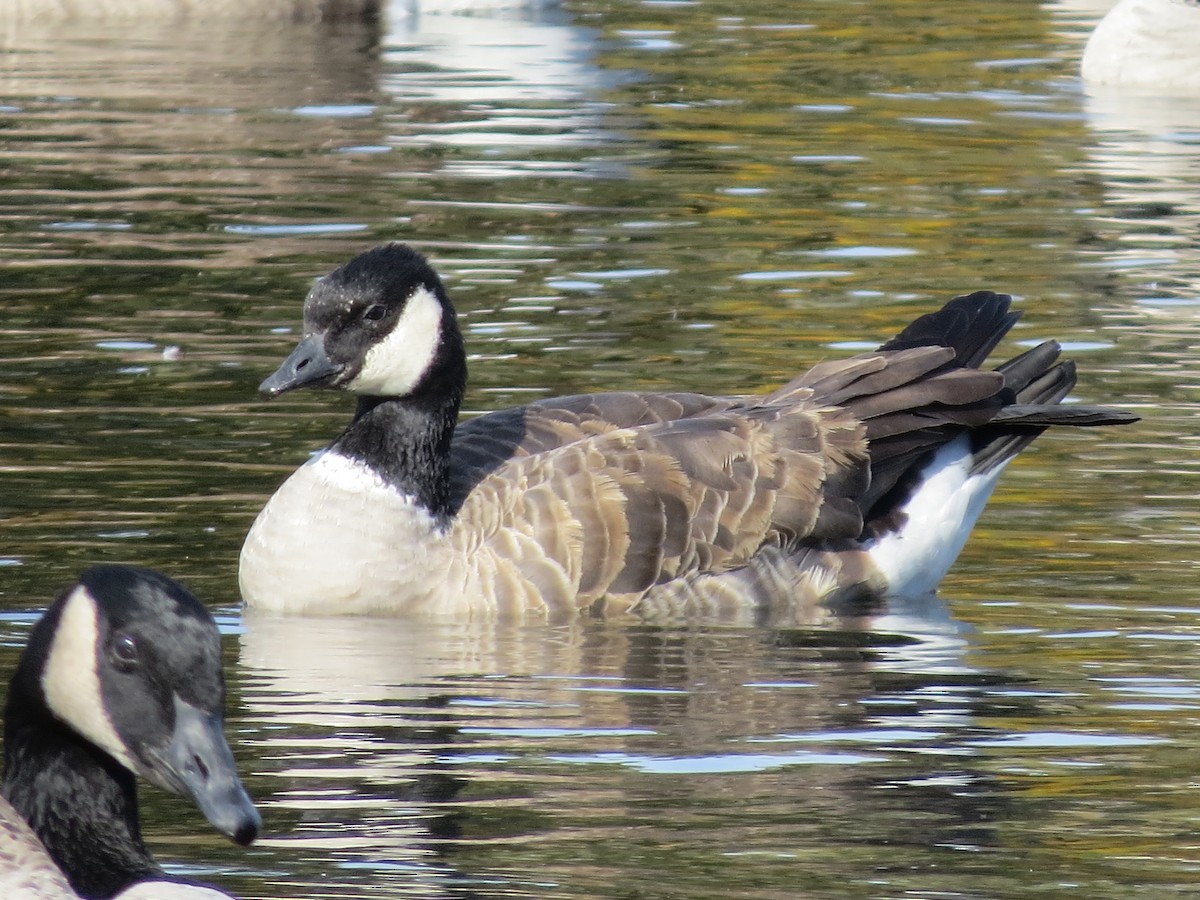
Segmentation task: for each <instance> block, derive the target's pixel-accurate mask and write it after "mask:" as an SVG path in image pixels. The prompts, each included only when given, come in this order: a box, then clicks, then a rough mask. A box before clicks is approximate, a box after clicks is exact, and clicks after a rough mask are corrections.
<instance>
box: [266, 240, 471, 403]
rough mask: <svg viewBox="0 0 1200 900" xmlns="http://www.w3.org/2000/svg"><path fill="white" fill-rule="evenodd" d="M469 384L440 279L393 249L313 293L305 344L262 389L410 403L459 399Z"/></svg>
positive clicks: (416, 258) (345, 269)
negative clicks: (435, 396) (444, 395)
mask: <svg viewBox="0 0 1200 900" xmlns="http://www.w3.org/2000/svg"><path fill="white" fill-rule="evenodd" d="M465 380H466V356H465V353H464V350H463V343H462V336H461V335H460V333H459V330H458V324H457V321H456V318H455V314H454V308H453V306H451V304H450V301H449V299H448V298H447V297H446V291H445V289H444V288H443V287H442V282H441V280H440V279H439V278H438V276H437V273H436V272H434V271H433V269H432V268H431V267H430V265H429V263H428V262H426V260H425V257H423V256H422V255H421V254H420V253H418V252H417V251H415V250H413V249H412V248H411V247H408V246H406V245H404V244H394V243H393V244H383V245H382V246H379V247H375V248H373V249H371V250H367V251H366V252H365V253H360V254H359V255H358V256H356V257H354V259H352V260H350V261H349V262H348V263H346V264H345V265H343V266H341V267H339V268H337V269H335V270H334V271H332V272H330V273H329V274H328V275H326V276H325V277H324V278H322V279H321V280H320V281H318V282H317V283H316V285H314V286H313V288H312V290H311V291H309V293H308V297H307V299H306V300H305V301H304V338H303V339H302V340H301V341H300V343H299V345H298V346H297V347H296V349H295V350H293V351H292V353H291V355H290V356H288V358H287V359H286V360H284V362H283V364H282V365H281V366H280V367H279V369H278V370H277V371H276V372H275V373H274V374H273V375H271V376H270V377H269V378H267V379H266V380H265V381H264V382H263V383H262V385H261V387H260V388H259V389H260V390H261V391H262V392H263V393H265V394H267V395H269V396H276V395H278V394H282V393H283V392H284V391H289V390H293V389H294V388H298V387H332V388H338V389H341V390H345V391H350V392H351V393H354V394H359V395H361V396H366V397H408V396H413V395H415V394H420V393H422V392H425V391H429V390H457V391H458V392H460V393H461V390H462V384H463V383H464V382H465Z"/></svg>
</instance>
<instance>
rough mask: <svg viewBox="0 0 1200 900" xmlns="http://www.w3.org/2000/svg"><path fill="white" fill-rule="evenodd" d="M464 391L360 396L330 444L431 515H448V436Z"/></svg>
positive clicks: (451, 432) (456, 420) (452, 431)
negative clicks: (347, 424)
mask: <svg viewBox="0 0 1200 900" xmlns="http://www.w3.org/2000/svg"><path fill="white" fill-rule="evenodd" d="M461 402H462V390H461V389H459V390H456V391H451V392H445V391H438V392H427V393H422V394H414V395H412V396H408V397H361V398H359V401H358V410H357V411H356V412H355V414H354V421H353V422H351V423H350V427H349V428H347V429H346V431H345V432H344V433H343V434H342V436H341V437H339V438H338V439H337V440H336V441H335V442H334V444H333V449H334V450H336V451H337V452H339V453H343V454H345V455H346V456H350V457H352V458H354V459H357V460H360V461H361V462H363V463H365V464H367V465H368V466H370V467H371V468H372V469H373V470H374V471H375V472H377V473H378V474H379V476H380V477H381V478H383V479H384V480H385V481H386V482H388V484H390V485H392V486H393V487H394V488H396V490H398V491H400V492H401V493H403V494H407V495H409V496H411V497H413V498H414V499H415V500H416V501H417V502H418V503H419V504H421V505H422V506H424V507H425V508H426V509H428V510H429V512H430V513H431V514H433V515H434V516H437V517H440V518H444V517H447V516H449V515H450V439H451V438H452V437H453V436H454V426H455V424H456V423H457V422H458V408H459V405H460V404H461Z"/></svg>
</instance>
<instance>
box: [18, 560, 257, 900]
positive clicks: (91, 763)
mask: <svg viewBox="0 0 1200 900" xmlns="http://www.w3.org/2000/svg"><path fill="white" fill-rule="evenodd" d="M224 702H225V684H224V678H223V675H222V667H221V646H220V638H219V634H218V632H217V628H216V625H215V623H214V622H213V620H212V616H211V615H210V614H209V613H208V611H207V610H206V609H205V608H204V606H203V605H202V604H201V603H200V601H198V600H197V599H196V598H195V597H193V596H192V595H191V594H190V593H188V592H187V591H186V590H184V589H183V588H182V587H181V586H180V585H179V584H177V583H176V582H174V581H172V580H171V579H169V578H167V577H165V576H163V575H160V574H158V573H157V572H152V571H150V570H146V569H134V568H130V567H127V566H96V567H94V568H92V569H89V570H88V571H87V572H85V573H84V574H83V575H82V576H81V578H80V580H79V581H78V582H77V583H76V584H75V585H74V586H73V587H71V588H70V589H68V590H67V591H66V592H65V593H64V594H63V595H62V596H61V597H59V599H58V600H57V601H55V603H54V604H52V605H51V606H50V608H49V609H48V610H47V611H46V613H45V615H43V616H42V618H41V619H40V620H39V621H38V623H37V624H36V625H35V626H34V628H33V631H32V632H31V633H30V636H29V643H28V646H27V647H26V650H25V652H24V653H23V654H22V656H21V659H20V662H19V663H18V665H17V670H16V674H15V675H14V676H13V679H12V683H11V685H10V687H9V692H8V701H7V704H6V706H5V711H4V783H3V792H4V796H5V797H6V798H7V799H8V800H9V801H10V802H11V803H12V805H13V807H15V808H16V810H17V811H18V812H19V813H20V814H21V815H22V816H23V817H24V819H25V820H26V821H27V822H28V823H29V824H30V825H31V826H32V828H33V830H34V832H35V833H36V834H37V836H38V837H39V839H40V840H41V841H42V842H43V843H44V844H45V846H46V849H47V850H48V851H49V852H50V854H51V855H52V856H53V857H54V859H55V861H56V862H57V863H58V864H59V865H60V866H61V867H62V869H63V871H64V872H65V874H66V875H67V877H68V878H69V879H70V881H71V884H72V887H73V888H74V889H75V890H77V891H78V892H79V893H80V894H82V895H84V896H88V897H107V896H111V895H112V894H113V893H115V892H116V891H118V890H120V889H122V888H124V887H126V886H128V885H129V884H131V883H133V882H135V881H142V880H145V879H147V878H155V877H157V876H159V875H161V869H160V868H159V867H158V865H157V864H156V863H155V862H154V860H153V859H152V858H151V856H150V854H149V853H148V852H147V850H146V848H145V846H144V844H143V842H142V839H141V834H140V829H139V825H138V814H137V799H136V786H135V782H134V777H133V776H134V774H137V775H141V776H142V777H144V778H146V779H147V780H148V781H151V782H153V783H154V784H156V785H158V786H159V787H162V788H164V789H166V790H168V791H171V792H172V793H177V794H182V795H183V796H185V797H188V798H189V799H191V800H192V801H193V802H194V803H195V804H196V805H197V806H198V807H199V808H200V811H201V812H202V813H203V814H204V816H205V818H207V819H208V820H209V822H211V823H212V825H213V826H214V827H216V829H217V830H218V831H220V832H221V833H223V834H224V835H226V836H227V837H229V838H230V839H231V840H233V841H235V842H237V843H239V844H249V843H250V842H251V841H253V840H254V838H255V837H256V836H257V834H258V831H259V828H260V826H261V819H260V818H259V815H258V812H257V811H256V810H255V808H254V805H253V804H252V803H251V801H250V798H249V797H248V796H247V794H246V791H245V789H244V788H243V787H242V783H241V781H240V780H239V778H238V775H237V771H236V769H235V766H234V760H233V754H232V752H231V751H230V748H229V745H228V743H226V740H225V735H224V728H223V706H224Z"/></svg>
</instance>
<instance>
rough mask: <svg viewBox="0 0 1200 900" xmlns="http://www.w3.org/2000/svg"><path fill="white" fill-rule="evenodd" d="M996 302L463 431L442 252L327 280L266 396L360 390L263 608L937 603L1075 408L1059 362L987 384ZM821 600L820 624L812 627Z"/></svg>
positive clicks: (293, 516)
mask: <svg viewBox="0 0 1200 900" xmlns="http://www.w3.org/2000/svg"><path fill="white" fill-rule="evenodd" d="M1009 303H1010V298H1009V297H1007V296H1004V295H1000V294H994V293H990V292H986V291H981V292H978V293H975V294H971V295H969V296H966V297H959V298H957V299H955V300H951V301H950V302H949V303H948V304H947V305H946V306H945V307H944V308H943V309H942V310H941V311H939V312H936V313H932V314H930V315H926V316H922V317H921V318H919V319H917V320H916V321H915V322H914V323H912V324H911V325H909V326H908V327H907V328H906V329H904V331H903V332H901V333H900V334H899V335H898V336H896V337H895V338H893V339H892V340H890V341H888V342H887V343H886V344H884V345H883V346H882V347H881V348H880V349H879V350H878V351H876V352H873V353H866V354H862V355H860V356H855V357H853V358H850V359H843V360H835V361H828V362H823V363H820V364H819V365H817V366H815V367H814V368H812V369H811V370H810V371H808V372H807V373H805V374H804V375H801V376H799V377H798V378H796V379H795V380H793V381H792V382H790V383H788V384H786V385H784V386H783V387H781V388H779V389H778V390H776V391H774V392H772V393H769V394H765V395H759V396H749V397H709V396H704V395H701V394H693V393H682V392H680V393H602V394H587V395H580V396H574V397H560V398H555V399H549V400H542V401H538V402H536V403H531V404H529V405H528V406H523V407H519V408H516V409H508V410H502V411H499V412H493V413H489V414H487V415H482V416H479V417H478V418H475V419H472V420H470V421H466V422H461V423H459V422H457V419H458V411H459V404H460V402H461V400H462V396H463V390H464V385H465V382H466V356H465V352H464V348H463V339H462V336H461V333H460V331H459V328H458V324H457V322H456V318H455V313H454V309H453V307H452V306H451V304H450V301H449V300H448V299H447V296H446V292H445V290H444V289H443V287H442V283H441V281H440V280H439V278H438V276H437V275H436V274H435V273H434V271H433V269H432V268H431V267H430V266H429V264H428V263H427V262H426V261H425V259H424V258H423V257H422V256H421V255H420V254H418V253H417V252H416V251H414V250H412V249H411V248H409V247H407V246H405V245H402V244H387V245H384V246H380V247H377V248H374V249H372V250H368V251H366V252H365V253H362V254H360V255H359V256H357V257H355V258H354V259H352V260H351V261H350V262H348V263H346V264H345V265H343V266H341V267H340V268H338V269H336V270H335V271H333V272H332V273H330V274H329V275H327V276H325V277H324V278H322V279H320V280H319V281H318V282H317V283H316V285H315V286H314V287H313V288H312V290H311V291H310V292H309V294H308V297H307V299H306V301H305V304H304V335H303V339H302V340H301V341H300V343H299V345H298V346H297V347H296V348H295V350H294V351H293V352H292V353H291V355H290V356H288V358H287V359H286V360H285V361H284V362H283V364H282V365H281V366H280V367H279V369H278V371H276V372H275V373H274V374H273V375H271V376H270V377H268V378H267V379H266V380H265V381H264V382H263V383H262V387H261V390H262V391H263V392H264V393H265V394H267V395H268V396H276V395H278V394H282V393H283V392H285V391H289V390H293V389H295V388H299V387H305V386H308V387H328V388H336V389H339V390H343V391H348V392H350V393H352V394H355V395H357V397H358V409H357V411H356V412H355V415H354V418H353V420H352V421H351V423H350V425H349V426H348V427H347V428H346V430H345V431H344V432H342V434H341V435H340V436H339V437H338V438H337V439H336V440H335V441H334V442H333V443H332V444H331V445H330V446H329V447H328V448H326V449H325V450H324V451H323V452H321V453H320V454H318V455H317V456H315V457H314V458H313V459H312V460H310V461H309V463H308V464H306V465H304V466H302V467H301V468H300V469H298V470H297V471H296V472H295V473H293V474H292V475H291V477H289V478H288V479H287V480H286V481H285V482H284V483H283V485H282V486H281V487H280V488H279V490H278V491H277V492H276V493H275V495H274V496H273V497H271V499H270V500H269V501H268V503H267V504H266V506H265V507H264V508H263V510H262V511H261V512H260V513H259V515H258V518H257V519H256V520H255V522H254V524H253V525H252V526H251V528H250V532H249V534H248V535H247V537H246V540H245V543H244V545H243V547H242V553H241V563H240V582H241V590H242V595H243V597H244V599H245V602H246V603H247V604H248V605H249V606H252V607H257V608H261V609H267V610H275V611H287V612H295V613H310V614H337V613H362V614H399V615H423V616H437V617H449V616H453V617H469V616H474V615H484V616H497V615H499V616H506V617H527V616H555V615H561V614H564V613H570V612H574V611H576V610H580V609H588V610H591V611H592V612H593V613H601V612H604V613H614V614H615V613H622V612H630V611H632V612H637V613H639V614H642V615H651V616H659V615H674V614H676V613H677V612H680V611H687V612H692V611H695V612H703V613H709V614H714V615H727V614H735V615H736V614H738V611H739V610H743V611H744V610H746V609H750V608H753V607H755V606H756V605H759V604H763V603H767V602H780V601H782V602H786V603H790V604H793V605H799V606H802V605H804V604H812V603H816V602H820V601H826V602H830V603H834V602H837V601H838V600H848V599H856V598H859V597H866V596H884V595H887V594H889V593H894V594H909V593H924V592H928V591H932V590H933V589H934V588H935V587H936V586H937V583H938V582H939V581H940V580H941V578H942V576H943V575H944V574H945V573H946V571H947V569H949V567H950V565H951V563H952V562H953V561H954V559H955V557H956V556H957V555H958V552H959V550H960V549H961V548H962V546H963V544H964V543H965V541H966V538H967V534H968V533H969V531H970V529H971V527H972V525H973V524H974V522H975V519H976V518H977V517H978V515H979V513H980V511H981V510H982V508H983V505H984V502H985V501H986V500H987V497H988V495H989V494H990V493H991V490H992V488H993V487H994V486H995V483H996V480H997V478H998V476H999V475H1000V471H1001V469H1002V468H1003V467H1004V465H1005V464H1006V463H1008V462H1009V461H1010V460H1011V459H1012V458H1013V457H1014V456H1015V455H1016V454H1017V453H1018V452H1019V451H1020V450H1021V449H1023V448H1024V447H1025V446H1026V445H1027V444H1028V443H1029V442H1030V441H1032V440H1033V439H1034V438H1035V437H1036V436H1037V435H1038V434H1040V433H1041V432H1042V431H1043V430H1044V429H1046V428H1047V427H1049V426H1051V425H1104V424H1120V423H1125V422H1131V421H1134V420H1135V417H1134V416H1131V415H1128V414H1126V413H1124V412H1120V411H1117V410H1112V409H1106V408H1102V407H1090V406H1081V405H1069V406H1060V405H1058V404H1059V401H1060V400H1061V399H1062V398H1063V397H1064V396H1065V395H1066V394H1067V392H1068V391H1069V390H1070V389H1071V387H1072V386H1073V385H1074V383H1075V369H1074V366H1073V365H1072V364H1071V363H1070V362H1061V363H1056V362H1055V360H1056V358H1057V356H1058V353H1059V348H1058V345H1057V344H1055V343H1054V342H1052V341H1049V342H1046V343H1044V344H1041V345H1040V346H1038V347H1035V348H1033V349H1031V350H1029V351H1027V352H1026V353H1023V354H1021V355H1020V356H1018V357H1016V358H1015V359H1012V360H1010V361H1009V362H1007V363H1005V364H1003V365H1002V366H1000V367H999V368H998V369H996V370H995V371H984V370H981V369H979V368H978V366H979V365H980V364H981V363H982V362H983V361H984V359H985V358H986V357H987V355H988V353H989V352H990V351H991V350H992V349H993V348H994V347H995V346H996V344H997V343H998V342H999V341H1000V339H1001V338H1002V337H1003V336H1004V334H1005V333H1006V332H1007V331H1008V330H1009V328H1011V327H1012V325H1013V323H1014V322H1015V321H1016V319H1017V314H1016V313H1014V312H1010V311H1009ZM799 606H797V608H799Z"/></svg>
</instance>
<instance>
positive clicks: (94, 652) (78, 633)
mask: <svg viewBox="0 0 1200 900" xmlns="http://www.w3.org/2000/svg"><path fill="white" fill-rule="evenodd" d="M99 615H100V613H99V611H98V609H97V607H96V600H95V598H94V597H92V595H91V594H90V593H89V592H88V589H87V588H85V587H84V586H83V585H79V586H78V587H76V588H75V590H73V591H72V592H71V594H70V596H68V597H67V600H66V603H65V605H64V606H63V611H62V615H61V616H60V617H59V620H58V626H57V627H56V628H55V630H54V640H53V641H52V642H51V644H50V653H49V655H48V656H47V657H46V666H45V669H44V670H43V671H42V692H43V693H44V694H45V695H46V704H47V705H48V706H49V707H50V711H51V712H53V713H54V715H56V716H57V717H58V718H59V720H60V721H62V722H64V723H66V724H67V725H69V726H71V727H72V728H74V729H75V730H76V731H77V732H79V733H80V734H81V735H83V736H84V737H85V738H87V739H88V740H89V741H91V742H92V743H93V744H95V745H96V746H97V747H100V748H101V749H102V750H105V751H106V752H108V753H109V754H110V755H111V756H112V757H113V758H114V759H115V760H117V761H118V762H119V763H121V765H123V766H125V767H126V768H127V769H129V770H130V771H131V772H136V771H137V770H138V769H137V766H135V765H134V763H133V760H132V759H130V758H129V751H128V749H127V748H126V746H125V742H124V741H122V740H121V738H120V737H118V735H117V731H116V729H115V728H113V724H112V720H111V719H109V717H108V713H107V711H106V710H105V706H104V695H103V694H102V693H101V691H100V675H99V674H98V672H97V664H98V656H99V653H100V647H99V623H98V619H99Z"/></svg>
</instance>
